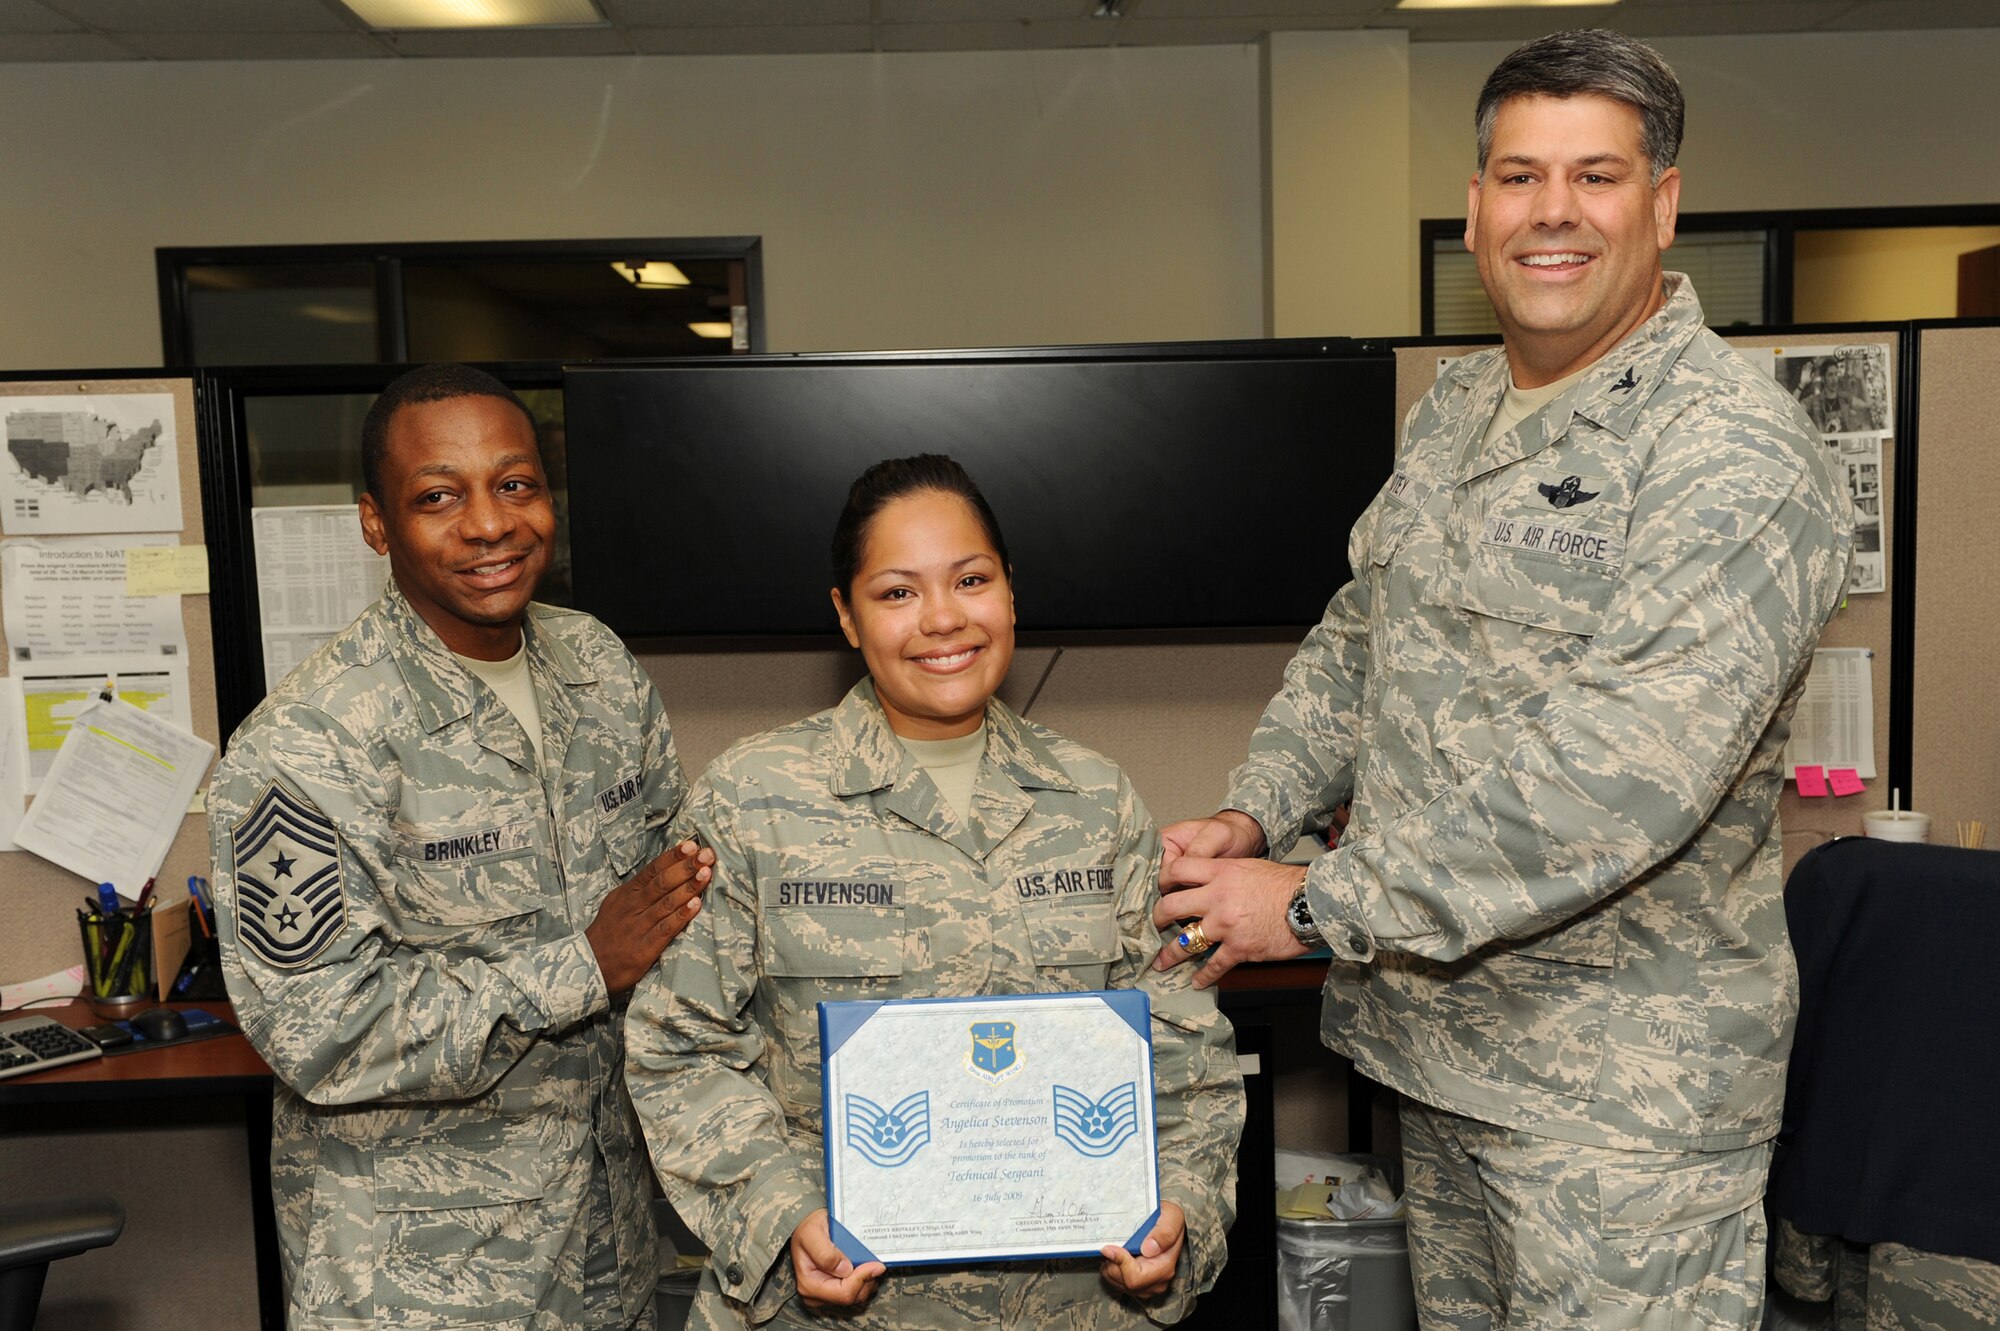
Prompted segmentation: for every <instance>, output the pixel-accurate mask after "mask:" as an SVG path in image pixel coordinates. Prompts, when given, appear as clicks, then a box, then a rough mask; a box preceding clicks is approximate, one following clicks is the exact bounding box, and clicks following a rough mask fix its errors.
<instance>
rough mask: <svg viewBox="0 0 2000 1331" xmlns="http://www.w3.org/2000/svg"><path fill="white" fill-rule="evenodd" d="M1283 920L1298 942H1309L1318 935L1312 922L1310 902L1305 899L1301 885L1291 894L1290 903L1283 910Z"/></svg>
mask: <svg viewBox="0 0 2000 1331" xmlns="http://www.w3.org/2000/svg"><path fill="white" fill-rule="evenodd" d="M1285 922H1286V923H1287V924H1289V925H1290V926H1291V929H1292V933H1293V935H1294V936H1296V937H1297V938H1298V939H1299V941H1300V942H1304V943H1310V942H1312V941H1314V940H1315V939H1316V938H1317V937H1318V936H1319V930H1318V929H1317V928H1316V927H1315V926H1314V924H1313V913H1312V903H1311V902H1309V901H1307V900H1306V892H1305V888H1304V887H1303V886H1301V887H1300V888H1299V890H1298V891H1297V892H1296V893H1294V894H1293V896H1292V904H1291V905H1290V906H1289V907H1288V908H1287V909H1286V911H1285Z"/></svg>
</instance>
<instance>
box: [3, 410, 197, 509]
mask: <svg viewBox="0 0 2000 1331" xmlns="http://www.w3.org/2000/svg"><path fill="white" fill-rule="evenodd" d="M50 387H51V386H50V385H47V384H37V385H21V386H18V388H17V389H16V390H15V391H10V390H9V389H8V388H5V387H0V419H4V423H5V428H6V434H7V451H6V455H5V456H4V457H0V530H4V531H5V532H6V533H7V534H8V535H10V536H48V535H58V534H67V533H88V534H100V533H109V532H176V531H179V530H181V529H182V528H183V527H184V526H185V525H186V523H184V522H183V521H182V519H181V469H180V453H179V443H178V441H179V437H180V430H179V429H178V428H177V426H178V423H177V422H176V420H175V412H174V395H173V394H172V393H88V392H77V393H72V394H68V395H62V394H55V393H51V392H49V391H48V390H49V388H50Z"/></svg>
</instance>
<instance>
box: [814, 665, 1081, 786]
mask: <svg viewBox="0 0 2000 1331" xmlns="http://www.w3.org/2000/svg"><path fill="white" fill-rule="evenodd" d="M833 738H834V744H835V746H836V750H835V751H836V757H835V760H834V763H833V776H832V791H833V793H834V794H835V795H843V796H844V795H863V794H867V793H868V792H870V791H875V790H888V789H892V788H894V787H896V786H898V785H901V784H902V783H903V780H904V778H905V777H906V775H907V774H908V773H909V772H912V771H915V770H917V769H918V768H919V766H920V764H918V763H917V761H916V759H915V758H913V757H911V756H910V751H909V750H908V749H906V748H904V747H903V742H902V741H901V740H899V739H897V738H896V732H895V731H894V730H891V729H890V728H889V718H888V716H887V715H886V714H884V712H883V711H882V703H881V701H880V700H879V699H878V698H877V697H876V695H875V681H874V680H872V679H864V680H862V681H861V682H860V683H858V684H856V685H855V686H854V687H853V688H852V689H849V690H848V693H847V696H846V697H845V698H843V699H841V702H840V705H839V706H838V707H836V708H834V711H833ZM985 761H986V762H987V763H990V764H991V765H992V766H993V767H994V768H995V769H996V770H998V771H999V772H1000V774H1001V775H1003V776H1005V777H1006V778H1007V779H1008V780H1009V781H1011V782H1013V784H1014V785H1015V786H1017V787H1018V788H1020V789H1022V790H1070V791H1073V790H1075V789H1076V784H1075V783H1074V782H1072V781H1071V780H1070V779H1069V777H1068V776H1067V775H1066V774H1065V773H1064V771H1063V768H1062V764H1061V763H1059V762H1057V761H1056V757H1055V754H1054V753H1053V752H1052V751H1051V750H1050V749H1049V746H1048V742H1047V741H1046V740H1044V739H1043V738H1042V737H1041V736H1040V735H1037V734H1036V733H1035V732H1034V731H1032V730H1030V729H1029V728H1028V725H1027V723H1026V722H1025V721H1023V720H1022V719H1021V718H1020V717H1019V716H1016V715H1015V714H1014V711H1013V709H1012V708H1010V707H1008V706H1007V705H1006V704H1005V703H1003V702H1001V701H1000V700H999V699H998V698H994V699H991V700H989V701H988V702H987V704H986V759H985Z"/></svg>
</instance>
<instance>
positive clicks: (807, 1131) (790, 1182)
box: [626, 456, 1243, 1328]
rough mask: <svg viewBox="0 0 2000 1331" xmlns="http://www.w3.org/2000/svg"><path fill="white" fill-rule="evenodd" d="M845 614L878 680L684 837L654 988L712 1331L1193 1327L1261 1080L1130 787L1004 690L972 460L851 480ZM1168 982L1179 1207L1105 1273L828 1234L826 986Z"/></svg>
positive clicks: (734, 773)
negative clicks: (668, 936)
mask: <svg viewBox="0 0 2000 1331" xmlns="http://www.w3.org/2000/svg"><path fill="white" fill-rule="evenodd" d="M834 574H835V581H836V585H835V587H834V588H833V592H832V596H833V604H834V608H835V610H836V612H837V613H838V614H839V617H840V625H841V629H842V631H843V632H844V633H845V634H846V635H847V640H848V642H849V643H850V644H852V645H853V646H855V647H857V648H859V649H860V650H861V654H862V657H863V659H864V661H865V662H866V663H867V666H868V670H869V678H867V679H865V680H863V681H862V682H861V683H860V684H858V685H856V686H855V688H854V689H853V690H852V691H851V692H850V693H849V694H848V695H847V697H846V699H845V700H844V701H842V702H841V703H840V705H839V706H837V707H835V708H833V709H832V710H830V711H826V712H822V713H820V714H818V715H816V716H812V717H808V718H806V719H805V720H803V721H799V722H796V723H795V724H792V725H789V726H783V727H780V728H778V729H776V730H773V731H770V732H767V733H766V734H763V735H759V736H756V737H754V738H752V739H748V740H745V741H744V742H742V743H740V744H738V745H737V746H736V747H735V748H733V749H731V750H730V751H729V752H728V753H726V754H724V755H723V756H722V757H721V758H720V759H718V760H717V761H716V762H715V764H714V765H713V766H712V767H710V768H709V770H708V772H707V774H706V775H704V776H703V778H702V780H701V782H700V783H699V784H698V786H697V787H696V790H695V792H694V793H693V794H692V795H691V796H690V797H689V800H688V803H687V805H686V806H685V809H684V813H683V822H682V824H681V827H680V832H681V833H683V834H687V835H694V836H698V837H699V838H700V839H701V840H702V842H704V843H705V844H706V845H708V846H711V847H713V849H714V851H715V855H716V864H715V880H714V884H713V886H712V887H711V889H710V891H709V893H708V897H707V900H706V902H705V903H704V906H703V909H702V911H701V913H700V915H698V916H697V917H696V918H695V921H694V923H693V924H692V925H691V926H690V927H689V929H688V932H687V935H686V936H685V937H684V938H683V939H682V940H681V945H680V946H679V947H678V948H676V949H674V952H673V954H672V955H671V957H670V958H669V964H668V965H667V966H664V967H660V968H657V969H655V970H654V971H653V973H652V974H651V975H650V976H648V977H647V979H646V980H645V981H644V982H642V983H641V985H640V986H639V989H638V990H637V992H636V993H635V994H634V996H633V1001H632V1006H631V1010H630V1015H629V1017H628V1019H627V1024H626V1033H627V1039H628V1041H629V1045H628V1052H627V1058H626V1076H627V1080H628V1084H629V1085H630V1087H631V1091H632V1098H633V1100H634V1102H635V1103H636V1104H637V1106H638V1109H639V1116H640V1119H641V1121H642V1123H643V1124H644V1125H645V1130H646V1138H647V1142H648V1145H649V1146H650V1148H651V1151H652V1158H653V1165H654V1168H655V1170H656V1171H657V1172H658V1174H659V1176H660V1179H661V1181H662V1183H663V1184H664V1185H665V1187H666V1189H667V1192H668V1194H669V1196H670V1197H671V1198H672V1200H673V1203H674V1205H675V1206H676V1207H677V1208H678V1209H679V1210H680V1213H681V1215H682V1216H683V1217H684V1218H685V1219H686V1220H687V1221H688V1223H689V1224H690V1226H691V1227H692V1228H693V1229H694V1231H695V1232H696V1233H697V1234H699V1235H700V1236H701V1237H702V1238H703V1239H704V1240H705V1241H706V1242H707V1243H708V1244H709V1246H710V1248H711V1249H712V1250H713V1253H714V1256H713V1257H712V1259H711V1260H710V1262H709V1264H708V1267H707V1269H706V1270H705V1271H704V1272H703V1276H702V1285H701V1292H700V1295H699V1296H698V1298H697V1300H696V1304H695V1312H694V1321H693V1324H694V1325H699V1326H729V1325H737V1326H741V1325H746V1324H759V1325H761V1324H764V1323H766V1322H769V1323H770V1324H771V1325H773V1326H801V1325H809V1324H812V1323H813V1322H814V1321H815V1320H816V1319H815V1317H814V1314H816V1313H833V1312H841V1313H844V1314H845V1316H844V1317H843V1319H842V1320H843V1321H846V1322H849V1323H850V1324H852V1325H854V1326H856V1327H926V1328H929V1327H940V1328H948V1327H957V1326H1017V1325H1018V1326H1037V1327H1078V1328H1083V1327H1121V1326H1131V1327H1138V1326H1144V1325H1145V1324H1146V1323H1147V1322H1148V1321H1149V1320H1151V1321H1154V1322H1160V1323H1167V1322H1172V1321H1175V1320H1178V1319H1179V1318H1180V1317H1182V1316H1184V1315H1185V1314H1186V1312H1187V1311H1188V1309H1189V1308H1190V1307H1192V1305H1193V1301H1194V1298H1195V1296H1196V1295H1197V1294H1199V1293H1201V1292H1202V1291H1204V1290H1206V1289H1208V1288H1209V1287H1210V1286H1211V1285H1212V1284H1213V1283H1214V1280H1215V1276H1216V1273H1217V1272H1218V1271H1219V1270H1220V1269H1221V1266H1222V1263H1223V1260H1224V1257H1225V1255H1226V1253H1225V1248H1224V1233H1225V1231H1226V1229H1227V1227H1228V1224H1229V1222H1230V1220H1231V1219H1232V1212H1233V1205H1232V1202H1233V1198H1234V1196H1235V1191H1234V1187H1235V1180H1234V1174H1235V1148H1236V1141H1237V1136H1238V1134H1239V1132H1240V1131H1241V1128H1242V1122H1243V1098H1242V1082H1241V1079H1240V1077H1239V1076H1238V1073H1237V1069H1236V1059H1235V1054H1234V1050H1233V1047H1232V1038H1231V1033H1230V1029H1229V1026H1228V1024H1227V1022H1225V1021H1224V1020H1223V1018H1222V1017H1221V1015H1220V1014H1219V1013H1218V1012H1217V1011H1216V1008H1215V1002H1214V997H1213V995H1212V993H1208V992H1202V991H1197V990H1195V989H1193V988H1191V987H1190V985H1189V983H1188V980H1187V978H1186V975H1185V971H1186V970H1187V969H1188V968H1176V969H1175V970H1172V971H1165V972H1161V971H1154V970H1152V969H1150V967H1149V966H1148V964H1147V963H1148V962H1149V961H1150V960H1151V958H1152V956H1153V953H1154V952H1155V950H1156V949H1157V948H1158V946H1159V943H1160V939H1159V935H1158V933H1157V931H1156V930H1155V929H1154V927H1153V925H1152V923H1151V918H1150V915H1151V910H1152V906H1153V902H1154V895H1155V893H1154V888H1153V882H1154V877H1153V875H1154V871H1155V866H1156V864H1157V862H1158V859H1159V838H1158V835H1157V833H1156V831H1155V829H1154V826H1153V821H1152V819H1151V818H1150V817H1149V816H1148V815H1147V813H1146V811H1145V808H1144V807H1143V806H1142V805H1141V804H1140V803H1139V799H1138V796H1137V795H1136V794H1135V793H1134V792H1133V790H1132V787H1131V784H1130V783H1129V782H1128V781H1126V779H1125V777H1124V775H1123V773H1121V772H1120V771H1119V770H1118V768H1117V767H1116V766H1115V765H1114V764H1112V763H1111V762H1109V761H1108V760H1106V759H1105V758H1103V757H1101V756H1099V755H1098V754H1095V753H1093V752H1091V751H1090V750H1088V749H1085V748H1084V747H1082V746H1081V745H1078V744H1075V743H1072V742H1070V741H1069V740H1066V739H1063V738H1062V737H1060V736H1058V735H1056V734H1054V733H1052V732H1050V731H1048V730H1046V729H1044V728H1042V727H1040V726H1037V725H1035V724H1033V723H1031V722H1029V721H1027V720H1025V719H1023V718H1022V717H1020V716H1019V715H1017V714H1016V713H1015V712H1013V711H1012V710H1010V709H1009V708H1008V707H1007V706H1006V705H1005V704H1003V703H1001V702H1000V701H999V700H998V699H997V698H995V697H994V693H995V691H996V690H997V689H998V688H999V687H1000V685H1001V683H1002V682H1003V681H1004V680H1005V679H1006V676H1007V667H1008V664H1009V662H1010V660H1011V658H1012V655H1013V645H1014V594H1013V587H1012V583H1011V581H1010V574H1011V568H1010V566H1009V564H1008V561H1007V553H1006V546H1005V544H1004V543H1003V541H1002V539H1001V536H1000V531H999V526H998V524H997V523H996V522H995V520H994V518H993V514H992V511H991V509H990V508H989V507H988V506H987V504H986V501H985V499H984V498H983V497H982V496H981V495H980V493H979V491H978V489H977V487H975V486H974V485H973V483H972V481H971V479H970V478H969V477H967V476H966V474H965V472H964V471H963V469H961V468H960V467H959V466H958V464H956V463H955V462H952V461H951V460H950V459H949V458H944V457H938V456H926V457H918V458H907V459H897V460H892V461H889V462H884V463H880V464H878V465H877V466H875V467H873V468H870V469H869V471H868V472H866V473H865V474H864V475H863V476H862V477H861V478H860V480H858V481H856V482H855V484H854V487H853V490H852V491H851V493H850V495H849V497H848V503H847V507H846V509H845V510H844V511H843V513H842V515H841V519H840V523H839V526H838V528H837V529H836V531H835V535H834ZM1115 987H1137V988H1141V989H1144V990H1146V991H1147V993H1148V995H1149V997H1150V999H1151V1003H1152V1013H1153V1044H1154V1079H1155V1100H1156V1105H1155V1115H1156V1120H1157V1123H1158V1126H1159V1146H1160V1162H1159V1165H1160V1170H1159V1173H1160V1198H1161V1202H1160V1212H1161V1214H1160V1219H1159V1221H1158V1223H1157V1224H1156V1225H1155V1226H1154V1229H1153V1231H1152V1232H1151V1234H1149V1235H1148V1236H1147V1238H1146V1240H1145V1241H1144V1243H1143V1244H1142V1245H1141V1251H1140V1252H1139V1253H1138V1254H1137V1255H1134V1254H1130V1253H1127V1252H1125V1251H1124V1250H1123V1249H1121V1248H1115V1247H1113V1248H1107V1249H1106V1250H1105V1252H1104V1256H1103V1259H1102V1260H1101V1261H1097V1260H1091V1259H1081V1260H1074V1259H1073V1260H1062V1261H1034V1262H1018V1263H1009V1264H985V1265H966V1266H926V1267H921V1268H910V1269H905V1270H896V1271H885V1270H884V1269H883V1267H882V1266H881V1264H880V1263H878V1262H872V1261H871V1262H868V1263H865V1264H864V1265H862V1266H860V1267H858V1268H857V1267H856V1266H854V1264H853V1263H852V1262H850V1261H848V1260H847V1258H846V1257H845V1256H844V1255H843V1254H842V1253H841V1252H840V1250H839V1249H838V1248H837V1247H835V1246H834V1244H833V1242H832V1240H831V1239H830V1237H829V1234H828V1227H827V1215H826V1211H825V1209H824V1202H823V1200H822V1199H823V1197H824V1194H825V1188H824V1183H823V1178H822V1160H823V1154H822V1145H821V1132H822V1123H821V1104H820V1054H819V1032H818V1025H817V1018H816V1012H815V1007H814V1005H815V1004H816V1003H817V1002H819V1001H820V1000H822V999H883V998H916V997H940V996H958V995H973V994H1008V993H1036V992H1046V991H1076V990H1087V989H1104V988H1115Z"/></svg>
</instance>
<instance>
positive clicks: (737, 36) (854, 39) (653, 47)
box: [625, 23, 875, 55]
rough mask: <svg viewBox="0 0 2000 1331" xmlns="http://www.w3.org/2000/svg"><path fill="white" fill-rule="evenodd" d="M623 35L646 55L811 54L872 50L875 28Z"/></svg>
mask: <svg viewBox="0 0 2000 1331" xmlns="http://www.w3.org/2000/svg"><path fill="white" fill-rule="evenodd" d="M625 35H626V36H627V37H630V38H631V39H632V45H633V46H634V47H636V48H637V49H638V50H639V51H641V52H643V53H645V54H647V55H813V54H821V53H832V52H845V51H872V50H874V49H875V33H874V30H873V29H872V28H870V27H869V26H868V25H867V24H866V23H815V24H799V25H795V26H789V27H770V26H757V27H713V28H630V29H627V30H626V34H625Z"/></svg>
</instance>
